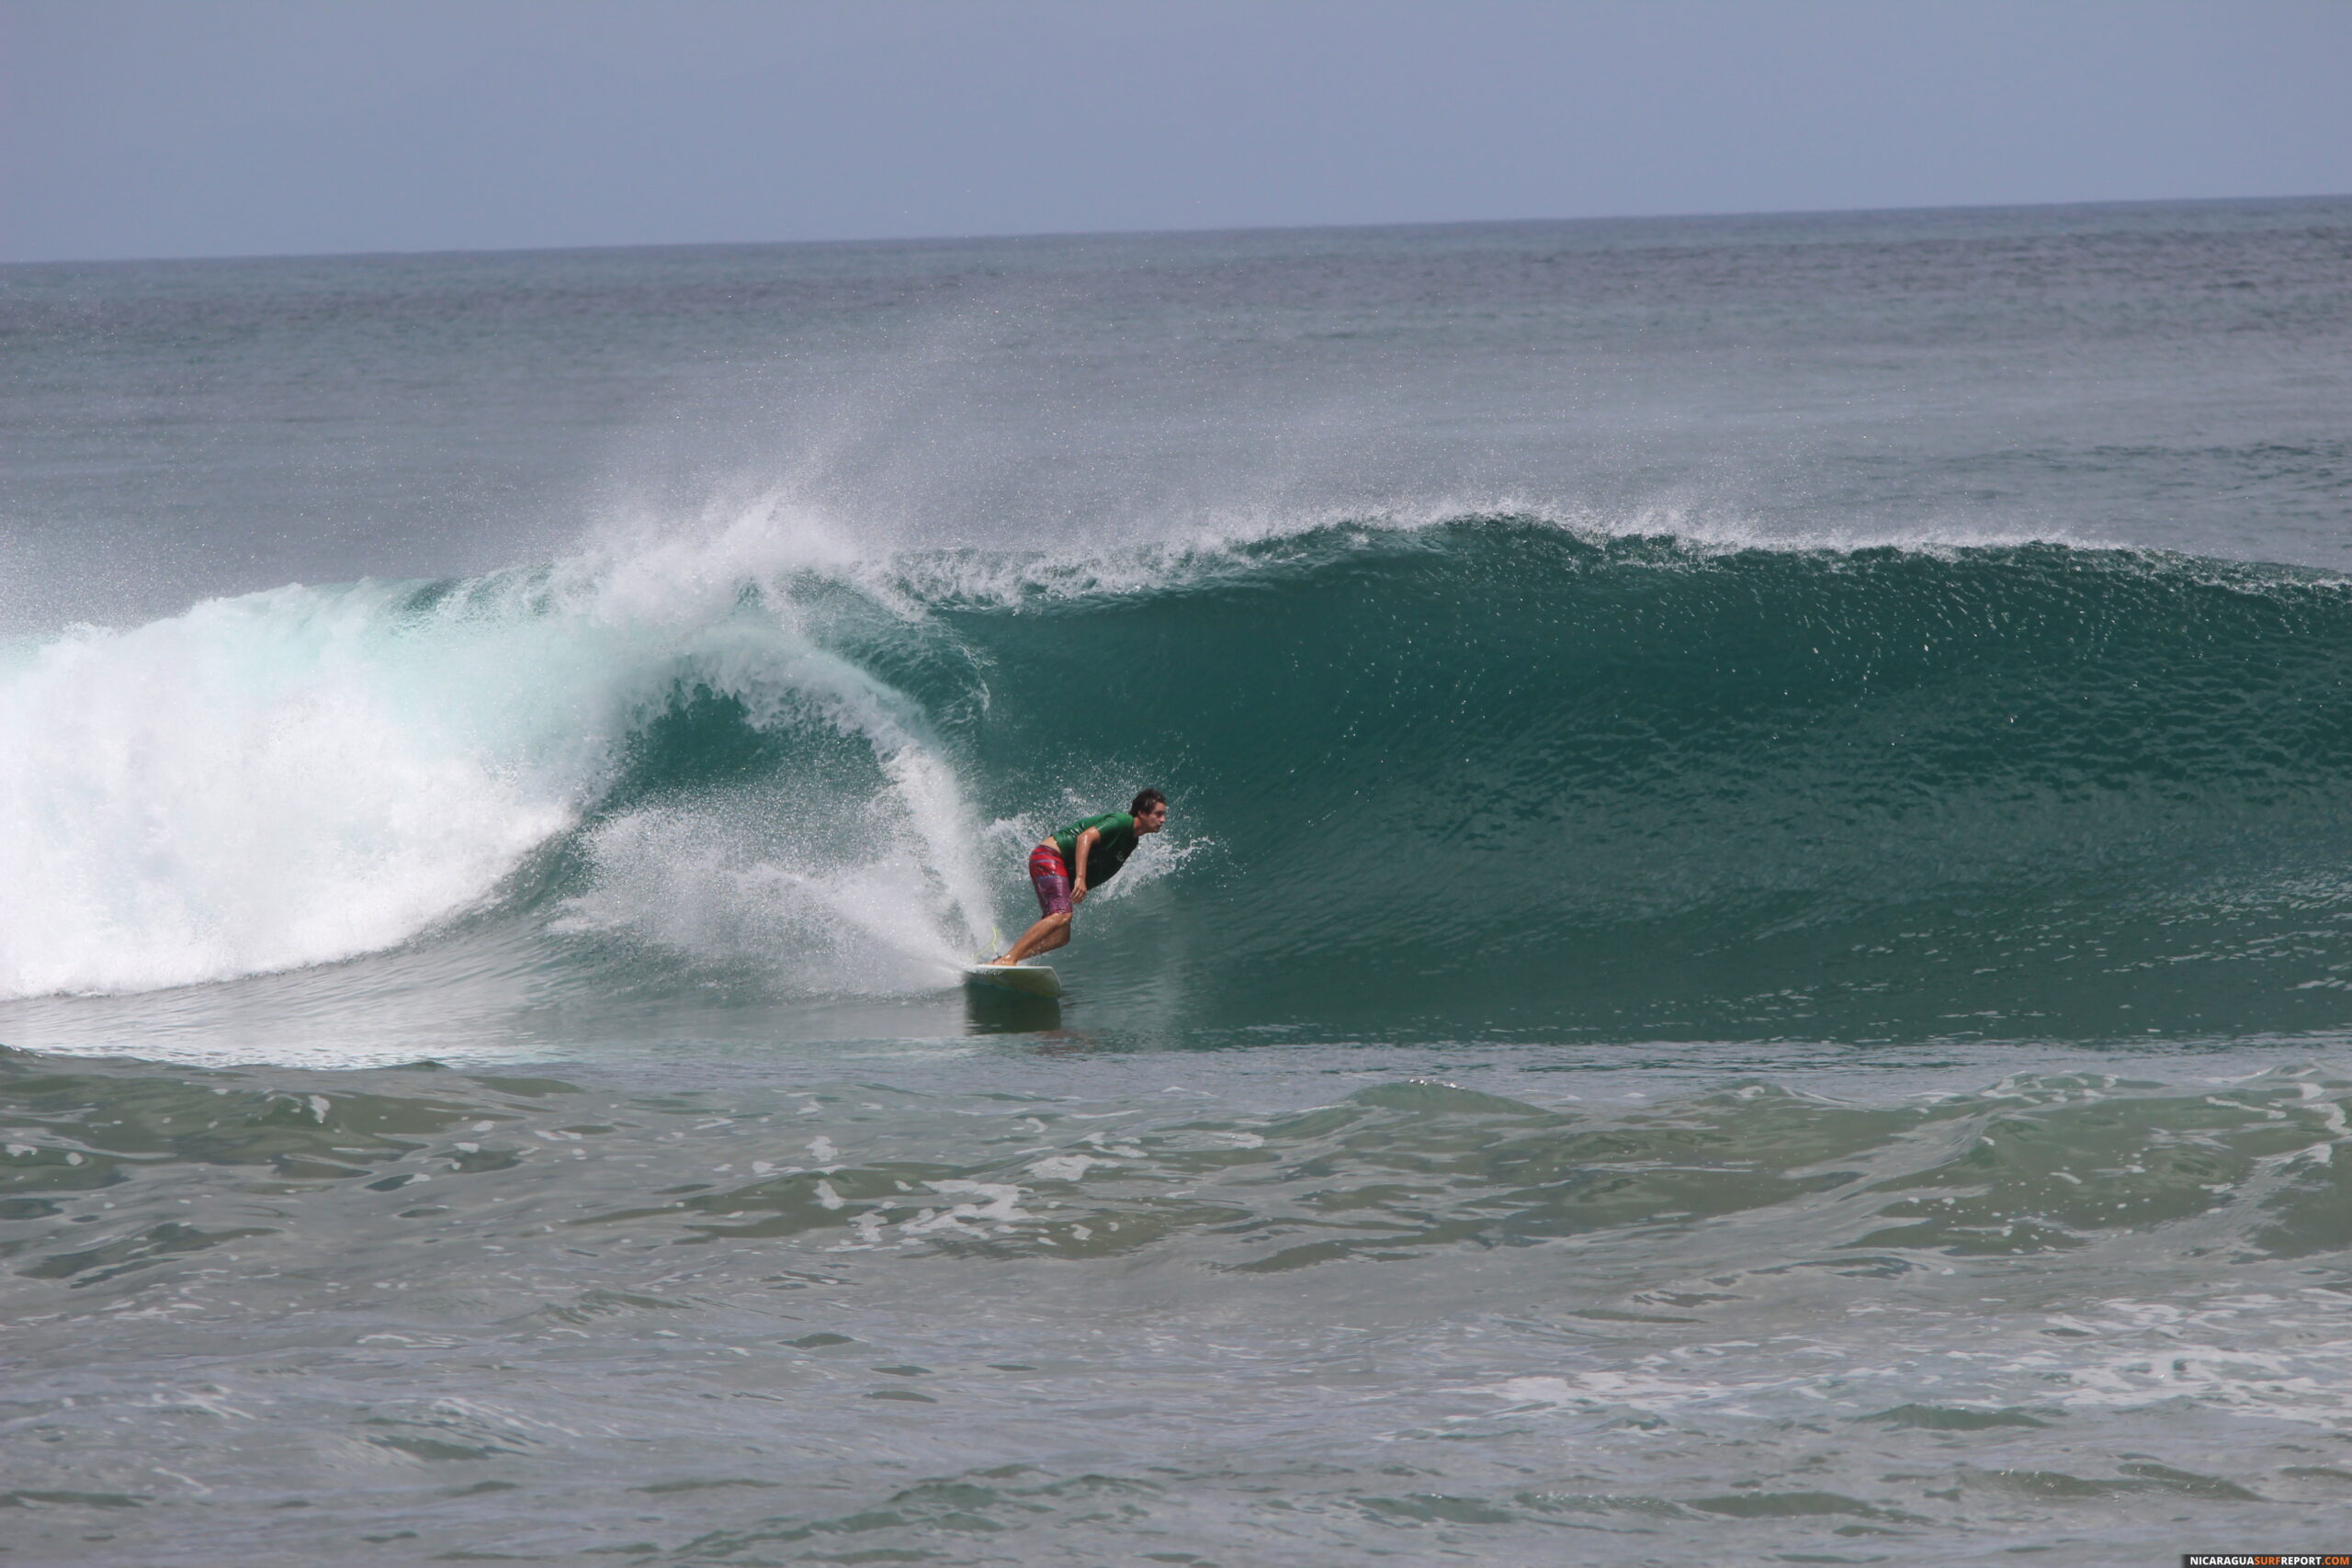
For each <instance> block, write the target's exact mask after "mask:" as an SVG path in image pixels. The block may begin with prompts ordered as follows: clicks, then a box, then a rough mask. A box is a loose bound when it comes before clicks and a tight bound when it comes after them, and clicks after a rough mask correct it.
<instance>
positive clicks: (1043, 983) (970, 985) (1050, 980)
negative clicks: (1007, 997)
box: [964, 964, 1062, 997]
mask: <svg viewBox="0 0 2352 1568" xmlns="http://www.w3.org/2000/svg"><path fill="white" fill-rule="evenodd" d="M964 985H965V987H967V989H970V990H975V991H1010V992H1012V993H1014V994H1016V995H1019V996H1023V997H1058V996H1060V995H1061V994H1062V982H1061V976H1058V975H1057V974H1055V973H1054V966H1053V965H1052V964H966V965H965V966H964Z"/></svg>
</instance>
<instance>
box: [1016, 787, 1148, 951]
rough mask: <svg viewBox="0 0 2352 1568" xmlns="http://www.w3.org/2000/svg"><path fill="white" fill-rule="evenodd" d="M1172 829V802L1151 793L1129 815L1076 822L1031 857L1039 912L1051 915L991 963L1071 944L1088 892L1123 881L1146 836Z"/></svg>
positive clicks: (1107, 814)
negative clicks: (1073, 923)
mask: <svg viewBox="0 0 2352 1568" xmlns="http://www.w3.org/2000/svg"><path fill="white" fill-rule="evenodd" d="M1167 823H1168V797H1167V796H1166V795H1162V794H1160V793H1159V791H1158V790H1156V789H1148V790H1145V791H1144V792H1143V793H1142V794H1140V795H1136V797H1135V799H1134V800H1132V801H1130V802H1128V804H1127V808H1126V809H1125V811H1106V812H1104V813H1103V815H1102V816H1100V817H1089V818H1085V819H1084V820H1083V821H1080V822H1073V823H1071V824H1070V825H1069V827H1067V828H1065V829H1062V830H1061V831H1060V832H1058V833H1056V834H1055V835H1054V836H1053V837H1052V838H1050V839H1047V840H1045V842H1043V843H1041V844H1039V845H1038V846H1037V847H1036V848H1035V849H1034V850H1032V851H1030V852H1029V882H1030V886H1033V887H1035V888H1036V890H1037V908H1040V909H1042V910H1044V911H1045V912H1044V914H1043V915H1041V916H1040V917H1039V918H1038V920H1037V923H1036V924H1035V925H1034V926H1031V927H1030V928H1029V929H1028V930H1027V931H1023V932H1022V933H1021V940H1020V941H1019V942H1014V943H1013V944H1012V952H1010V953H1006V954H1005V955H1004V956H1003V957H1001V958H991V959H989V963H990V964H1018V963H1020V962H1021V961H1022V960H1023V959H1024V958H1035V956H1036V955H1037V954H1039V953H1051V952H1053V950H1054V949H1056V948H1057V947H1059V946H1061V945H1062V944H1063V943H1065V942H1069V921H1070V916H1071V914H1072V913H1073V912H1074V911H1075V910H1076V909H1077V908H1078V906H1079V905H1080V904H1083V903H1085V902H1086V893H1087V889H1089V888H1090V887H1100V886H1102V885H1103V884H1104V883H1106V882H1108V881H1110V880H1111V878H1113V877H1114V876H1116V875H1118V874H1119V868H1120V867H1121V866H1123V865H1125V864H1126V863H1127V857H1128V856H1129V855H1131V854H1133V853H1135V852H1136V844H1137V843H1138V842H1139V841H1140V840H1141V839H1142V837H1143V835H1144V834H1146V833H1157V832H1159V829H1161V828H1163V827H1165V826H1167Z"/></svg>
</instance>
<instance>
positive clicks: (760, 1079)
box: [0, 199, 2352, 1564]
mask: <svg viewBox="0 0 2352 1568" xmlns="http://www.w3.org/2000/svg"><path fill="white" fill-rule="evenodd" d="M2347 261H2352V203H2347V202H2346V200H2344V199H2331V200H2312V201H2307V202H2263V203H2219V204H2195V205H2182V206H2170V207H2161V206H2158V207H2135V208H2121V209H2034V210H2022V211H1997V212H1993V211H1988V212H1971V213H1918V214H1899V213H1898V214H1860V215H1849V216H1838V217H1820V218H1783V219H1729V220H1672V221H1644V222H1625V223H1614V224H1609V223H1597V224H1569V225H1541V224H1528V225H1510V226H1494V227H1483V228H1467V229H1447V230H1426V231H1324V232H1314V233H1298V234H1249V235H1191V236H1157V237H1136V238H1097V239H1075V240H1041V241H1021V242H989V243H977V242H975V243H933V244H913V245H891V246H866V247H859V246H812V247H785V248H770V249H757V248H736V249H715V250H706V251H694V252H614V253H566V254H544V255H497V256H447V257H378V258H330V259H322V260H309V261H270V262H251V263H202V264H169V265H165V264H153V265H107V266H95V265H94V266H85V267H65V266H57V267H18V268H11V269H6V270H5V271H0V355H6V361H7V363H8V366H9V368H10V375H9V376H8V377H7V378H6V389H5V391H0V451H5V453H6V473H7V475H8V479H7V482H6V490H5V493H4V494H0V527H5V535H0V550H5V552H6V559H7V561H8V564H9V571H8V587H7V590H6V595H5V598H0V615H5V617H6V626H7V629H8V640H7V641H6V644H5V645H0V736H5V737H6V744H5V745H0V883H5V886H7V887H8V889H9V890H10V894H9V897H8V899H7V900H6V907H5V908H0V1042H4V1043H6V1047H8V1049H7V1052H6V1055H4V1056H0V1320H5V1321H6V1324H7V1325H8V1333H7V1335H6V1349H5V1350H0V1356H5V1357H6V1367H7V1372H8V1376H7V1380H6V1386H7V1393H6V1402H5V1404H0V1457H5V1472H4V1473H5V1482H0V1504H5V1505H6V1506H0V1546H5V1547H6V1549H7V1550H6V1561H7V1562H57V1563H68V1562H76V1563H78V1562H155V1563H175V1564H177V1563H186V1564H199V1563H203V1564H209V1563H214V1562H231V1561H234V1562H240V1563H245V1562H287V1563H308V1562H315V1561H317V1560H318V1558H319V1556H320V1555H321V1554H322V1552H326V1551H334V1552H336V1553H339V1554H346V1555H352V1556H356V1557H357V1558H359V1559H361V1560H372V1561H381V1562H418V1561H438V1560H448V1561H457V1560H473V1559H479V1558H481V1557H503V1558H511V1559H525V1560H537V1561H549V1562H573V1561H577V1562H604V1561H615V1560H617V1561H624V1562H675V1563H681V1564H692V1563H751V1562H841V1561H857V1562H941V1563H961V1562H972V1563H979V1562H1023V1563H1028V1562H1035V1563H1060V1562H1069V1563H1073V1564H1077V1563H1098V1562H1202V1563H1207V1562H1222V1563H1227V1564H1233V1563H1243V1562H1247V1563H1253V1564H1254V1563H1273V1562H1296V1563H1301V1564H1306V1563H1322V1562H1332V1561H1337V1560H1340V1559H1343V1558H1344V1559H1347V1560H1353V1559H1355V1558H1358V1557H1363V1556H1367V1555H1373V1554H1385V1555H1388V1556H1390V1557H1393V1558H1397V1559H1400V1560H1402V1561H1407V1562H1421V1561H1430V1562H1434V1561H1439V1560H1451V1559H1454V1558H1461V1557H1468V1558H1473V1559H1476V1560H1478V1561H1482V1562H1531V1563H1532V1562H1560V1561H1570V1562H1653V1563H1659V1564H1679V1563H1684V1562H1692V1561H1699V1560H1702V1559H1705V1558H1710V1557H1717V1556H1735V1557H1739V1558H1742V1559H1747V1560H1759V1561H1772V1560H1784V1561H1810V1562H1820V1561H1845V1562H1862V1561H1884V1562H1954V1561H1974V1560H1979V1559H1990V1558H1994V1557H2007V1556H2008V1555H2010V1554H2012V1553H2014V1552H2016V1551H2020V1550H2049V1551H2060V1552H2063V1553H2064V1554H2065V1555H2067V1556H2068V1558H2069V1560H2070V1561H2083V1562H2145V1561H2149V1560H2151V1557H2152V1554H2153V1555H2158V1556H2160V1555H2164V1554H2167V1553H2171V1552H2176V1551H2188V1550H2222V1549H2231V1550H2235V1549H2247V1550H2252V1549H2263V1550H2330V1549H2333V1547H2334V1546H2335V1545H2340V1544H2341V1543H2340V1541H2336V1540H2335V1539H2334V1538H2333V1537H2332V1536H2330V1534H2329V1532H2330V1531H2331V1530H2333V1529H2335V1528H2336V1524H2335V1521H2336V1520H2337V1519H2338V1518H2339V1517H2340V1511H2341V1502H2340V1500H2341V1499H2342V1498H2343V1497H2344V1496H2345V1495H2346V1492H2347V1489H2352V1455H2347V1454H2346V1453H2344V1452H2343V1451H2341V1450H2343V1448H2344V1445H2345V1443H2346V1440H2347V1438H2352V1383H2347V1379H2346V1370H2345V1367H2346V1364H2345V1359H2344V1346H2345V1344H2346V1335H2347V1332H2348V1330H2347V1325H2346V1321H2345V1318H2344V1316H2343V1310H2344V1309H2343V1303H2344V1302H2345V1300H2346V1291H2347V1290H2348V1289H2352V1273H2347V1272H2346V1247H2347V1246H2352V1232H2347V1230H2346V1220H2345V1217H2344V1216H2345V1214H2346V1212H2347V1211H2346V1207H2345V1202H2346V1196H2345V1194H2344V1192H2343V1191H2342V1190H2341V1189H2342V1179H2341V1176H2340V1174H2339V1172H2340V1167H2339V1166H2338V1165H2337V1163H2336V1162H2335V1158H2334V1152H2335V1149H2336V1148H2337V1147H2338V1146H2339V1145H2340V1144H2341V1143H2342V1142H2343V1141H2344V1139H2345V1136H2346V1123H2345V1113H2346V1104H2347V1099H2352V1055H2347V1052H2346V1032H2345V1022H2346V1013H2345V1007H2346V1003H2345V1000H2344V998H2345V995H2346V987H2347V985H2352V979H2347V977H2346V970H2347V965H2352V947H2347V943H2346V932H2345V925H2346V918H2347V915H2352V888H2347V885H2346V881H2345V879H2344V876H2343V874H2342V872H2341V870H2340V867H2341V866H2342V865H2343V863H2345V859H2346V849H2347V848H2352V843H2347V839H2352V821H2347V819H2346V815H2345V811H2344V808H2343V805H2342V803H2343V802H2344V800H2345V799H2346V795H2345V793H2344V790H2343V788H2342V785H2341V782H2340V781H2341V779H2342V776H2343V772H2344V764H2345V762H2346V753H2347V751H2352V724H2347V719H2352V693H2347V691H2346V676H2347V673H2352V593H2347V587H2346V582H2347V580H2346V577H2345V576H2344V575H2343V574H2344V572H2345V570H2346V568H2347V567H2352V558H2347V557H2346V554H2345V553H2344V540H2345V538H2346V530H2345V527H2344V525H2345V523H2346V499H2347V496H2352V467H2347V464H2346V457H2347V450H2346V442H2345V435H2344V432H2345V431H2346V429H2347V428H2352V425H2347V423H2346V415H2347V414H2352V355H2347V353H2346V349H2347V329H2352V288H2347V285H2346V279H2347V277H2352V270H2347V268H2346V262H2347ZM1147 783H1148V784H1157V785H1159V787H1161V788H1163V789H1165V790H1167V791H1168V793H1169V794H1170V796H1171V797H1172V798H1173V800H1174V803H1175V810H1174V815H1173V818H1172V820H1171V823H1170V830H1169V832H1168V833H1167V834H1166V835H1164V837H1163V838H1162V839H1160V840H1155V841H1154V842H1153V843H1151V844H1150V845H1148V848H1147V849H1146V851H1145V852H1143V853H1141V854H1139V855H1138V856H1137V858H1136V860H1135V862H1133V863H1131V865H1130V867H1129V868H1128V870H1127V872H1126V873H1125V874H1123V875H1122V876H1121V878H1120V879H1119V880H1118V881H1116V882H1114V883H1113V884H1111V885H1109V886H1108V887H1106V888H1105V889H1104V890H1103V893H1102V895H1101V896H1100V897H1099V898H1098V899H1096V900H1093V901H1090V903H1089V905H1088V906H1087V908H1086V910H1085V912H1084V914H1083V915H1082V916H1081V919H1080V929H1079V937H1078V940H1077V941H1076V942H1074V943H1073V944H1072V946H1071V947H1070V948H1069V950H1068V951H1067V952H1066V953H1063V954H1060V955H1058V958H1057V962H1058V963H1059V964H1060V966H1061V968H1062V972H1063V974H1064V976H1065V978H1066V979H1067V980H1068V981H1069V986H1070V994H1069V998H1067V1000H1066V1001H1065V1002H1064V1003H1063V1004H1062V1005H1060V1006H1059V1007H1047V1008H1044V1009H1042V1010H1040V1009H1037V1008H1033V1007H1027V1006H1014V1007H1011V1008H1004V1007H989V1006H980V1007H978V1008H976V1007H975V1006H974V1005H973V1004H971V1003H969V1002H967V1000H966V998H964V997H963V996H962V994H961V993H960V991H958V990H957V989H956V985H955V970H956V965H957V964H960V963H962V962H963V961H965V960H966V959H967V958H968V956H969V955H971V954H972V953H975V952H977V951H979V950H982V949H984V948H986V947H988V946H989V945H990V944H991V943H992V942H994V941H995V940H996V936H997V933H998V932H1000V931H1003V932H1010V931H1015V930H1017V929H1018V928H1019V926H1020V924H1021V923H1023V921H1024V920H1025V919H1027V918H1028V916H1027V914H1026V912H1025V909H1024V905H1025V904H1026V903H1027V901H1028V898H1027V890H1026V888H1025V887H1024V886H1023V884H1022V881H1021V877H1020V867H1021V862H1022V859H1023V854H1024V852H1025V850H1026V847H1027V846H1028V845H1029V844H1031V843H1033V842H1034V841H1035V840H1036V838H1037V837H1038V836H1039V835H1040V834H1042V833H1043V832H1045V831H1046V830H1047V829H1051V828H1052V827H1055V826H1057V825H1058V824H1059V823H1060V822H1062V821H1065V820H1068V819H1069V818H1072V817H1075V816H1078V815H1081V814H1083V813H1085V812H1088V811H1091V810H1095V809H1100V808H1103V807H1104V806H1105V805H1106V804H1111V805H1115V804H1117V803H1118V802H1121V801H1124V799H1125V797H1126V796H1127V795H1130V794H1132V793H1133V791H1134V790H1135V789H1136V787H1138V786H1140V785H1141V784H1147Z"/></svg>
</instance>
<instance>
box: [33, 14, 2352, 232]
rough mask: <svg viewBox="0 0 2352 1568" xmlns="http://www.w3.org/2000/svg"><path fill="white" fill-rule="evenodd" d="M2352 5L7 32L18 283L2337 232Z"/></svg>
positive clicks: (552, 20)
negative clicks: (618, 252) (2014, 214)
mask: <svg viewBox="0 0 2352 1568" xmlns="http://www.w3.org/2000/svg"><path fill="white" fill-rule="evenodd" d="M2348 83H2352V0H2207V3H2176V4H2167V3H2165V0H1553V3H1550V4H1521V3H1518V0H1426V3H1403V0H1252V3H1227V0H1190V3H1183V4H1147V3H1141V0H1136V3H1122V0H1068V3H1064V0H923V3H910V0H856V3H852V0H0V259H5V260H40V259H56V258H87V257H115V256H162V255H172V256H178V255H244V254H284V253H295V254H300V253H316V252H337V251H392V250H447V249H475V248H482V249H491V248H507V247H518V246H557V245H625V244H645V243H696V242H705V241H767V240H819V239H854V238H865V237H898V236H910V235H944V234H1006V233H1035V232H1049V231H1090V230H1136V229H1201V228H1228V227H1243V226H1259V225H1294V224H1328V223H1383V222H1426V221H1446V220H1463V219H1493V218H1572V217H1591V216H1602V215H1609V214H1637V213H1679V212H1745V211H1772V210H1791V209H1795V210H1809V209H1841V208H1878V207H1927V206H1947V205H1956V204H1957V205H1974V204H1985V203H2007V202H2047V201H2114V200H2135V199H2149V198H2165V197H2228V196H2269V195H2315V194H2333V193H2342V192H2352V85H2347V84H2348Z"/></svg>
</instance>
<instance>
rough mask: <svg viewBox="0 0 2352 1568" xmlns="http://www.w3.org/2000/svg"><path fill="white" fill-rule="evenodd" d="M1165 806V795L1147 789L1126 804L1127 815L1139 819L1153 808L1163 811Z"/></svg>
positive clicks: (1166, 799)
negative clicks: (1159, 808)
mask: <svg viewBox="0 0 2352 1568" xmlns="http://www.w3.org/2000/svg"><path fill="white" fill-rule="evenodd" d="M1167 805H1168V797H1167V796H1166V795H1162V794H1160V793H1159V791H1158V790H1156V789H1148V790H1145V791H1144V792H1143V793H1142V794H1141V795H1136V797H1135V799H1133V800H1131V801H1129V802H1128V803H1127V815H1128V816H1130V817H1140V816H1142V815H1143V814H1144V813H1145V812H1147V811H1149V810H1150V809H1151V808H1152V807H1155V806H1157V807H1161V808H1162V809H1165V808H1166V807H1167Z"/></svg>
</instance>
